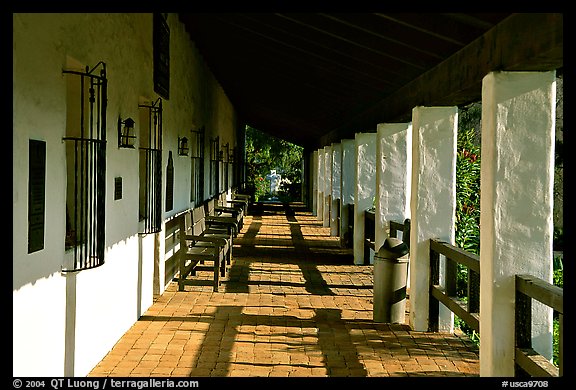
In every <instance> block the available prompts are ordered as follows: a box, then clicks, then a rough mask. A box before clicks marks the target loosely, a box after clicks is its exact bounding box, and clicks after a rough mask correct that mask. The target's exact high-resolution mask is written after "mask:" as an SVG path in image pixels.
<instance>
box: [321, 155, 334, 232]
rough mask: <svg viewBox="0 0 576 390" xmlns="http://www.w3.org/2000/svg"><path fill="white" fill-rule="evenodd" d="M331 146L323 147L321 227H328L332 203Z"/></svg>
mask: <svg viewBox="0 0 576 390" xmlns="http://www.w3.org/2000/svg"><path fill="white" fill-rule="evenodd" d="M331 199H332V146H325V147H324V214H323V217H322V226H324V227H329V226H330V206H331V203H332V200H331Z"/></svg>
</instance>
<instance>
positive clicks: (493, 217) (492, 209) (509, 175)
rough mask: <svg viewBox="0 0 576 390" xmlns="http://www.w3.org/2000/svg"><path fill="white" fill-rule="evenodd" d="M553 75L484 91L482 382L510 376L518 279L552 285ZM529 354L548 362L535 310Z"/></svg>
mask: <svg viewBox="0 0 576 390" xmlns="http://www.w3.org/2000/svg"><path fill="white" fill-rule="evenodd" d="M555 107H556V88H555V72H494V73H490V74H488V75H487V76H486V77H484V80H483V85H482V165H481V193H482V197H481V203H480V210H481V216H480V246H481V248H482V249H481V251H480V272H481V278H480V312H481V313H482V321H481V322H480V334H482V342H481V343H480V355H481V357H482V359H481V360H480V375H482V376H511V375H514V323H515V318H514V307H515V306H514V296H515V275H516V274H529V275H533V276H536V277H538V278H540V279H543V280H546V281H548V282H550V283H552V264H553V263H552V238H553V220H552V218H553V213H552V211H553V191H552V189H553V184H554V138H555V137H554V131H555V118H556V113H555ZM533 305H534V306H533V313H532V316H533V325H532V326H533V328H532V332H533V348H534V349H535V350H536V351H538V352H539V353H541V354H543V355H544V356H546V357H548V358H551V356H552V349H551V348H552V312H551V310H549V309H548V308H545V307H543V305H541V304H539V303H538V302H535V303H534V304H533Z"/></svg>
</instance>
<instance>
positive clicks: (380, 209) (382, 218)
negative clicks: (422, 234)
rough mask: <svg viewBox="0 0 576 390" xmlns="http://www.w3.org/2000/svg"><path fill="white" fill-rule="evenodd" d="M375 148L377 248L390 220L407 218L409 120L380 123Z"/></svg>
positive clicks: (410, 124) (409, 177) (408, 207)
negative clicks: (405, 121) (406, 121)
mask: <svg viewBox="0 0 576 390" xmlns="http://www.w3.org/2000/svg"><path fill="white" fill-rule="evenodd" d="M376 134H377V137H378V141H377V150H376V216H375V219H376V220H375V224H376V235H375V248H376V251H378V249H380V247H381V246H382V244H384V241H385V240H386V238H387V237H388V235H389V228H390V221H397V222H404V220H405V219H406V218H410V186H411V175H412V123H380V124H378V126H377V132H376Z"/></svg>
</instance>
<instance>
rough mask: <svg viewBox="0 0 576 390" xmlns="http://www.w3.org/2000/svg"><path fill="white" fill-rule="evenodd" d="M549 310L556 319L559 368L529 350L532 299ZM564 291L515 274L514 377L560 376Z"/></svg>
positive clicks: (530, 342) (540, 280) (561, 366)
mask: <svg viewBox="0 0 576 390" xmlns="http://www.w3.org/2000/svg"><path fill="white" fill-rule="evenodd" d="M533 299H535V300H537V301H539V302H541V303H543V304H544V305H546V306H548V307H550V308H552V309H553V310H554V311H556V312H557V313H558V316H559V324H560V329H559V341H558V346H559V356H558V361H559V369H558V367H556V366H555V365H554V364H552V363H551V362H550V361H549V360H548V359H546V358H545V357H544V356H542V355H540V354H539V353H538V352H536V351H534V350H533V349H532V300H533ZM563 302H564V290H563V289H562V288H560V287H558V286H554V285H552V284H550V283H548V282H546V281H544V280H542V279H539V278H536V277H534V276H531V275H516V309H515V313H516V325H515V326H516V329H515V330H516V349H515V363H516V376H523V375H526V374H527V375H529V376H562V375H563V371H564V370H563V366H564V362H563V360H564V359H563V352H562V344H563V333H564V329H563V328H564V326H563V325H564V324H563V322H564V321H563V318H564V303H563Z"/></svg>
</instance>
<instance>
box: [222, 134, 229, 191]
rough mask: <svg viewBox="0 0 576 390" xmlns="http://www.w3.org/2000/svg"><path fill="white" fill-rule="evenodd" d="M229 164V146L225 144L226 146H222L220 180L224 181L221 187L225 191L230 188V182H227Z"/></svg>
mask: <svg viewBox="0 0 576 390" xmlns="http://www.w3.org/2000/svg"><path fill="white" fill-rule="evenodd" d="M229 163H230V144H229V143H227V144H226V145H223V146H222V168H223V169H222V170H223V172H222V178H223V179H224V183H223V187H222V189H224V190H227V189H228V188H230V186H229V184H230V180H229V178H230V177H229V174H230V170H229V169H228V167H229Z"/></svg>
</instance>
